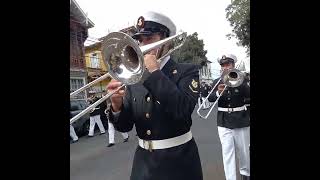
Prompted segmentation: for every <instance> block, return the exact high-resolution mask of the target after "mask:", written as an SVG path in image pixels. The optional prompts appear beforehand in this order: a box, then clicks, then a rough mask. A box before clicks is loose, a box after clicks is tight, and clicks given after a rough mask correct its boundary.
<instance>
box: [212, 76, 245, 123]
mask: <svg viewBox="0 0 320 180" xmlns="http://www.w3.org/2000/svg"><path fill="white" fill-rule="evenodd" d="M218 80H219V78H218V79H215V80H214V81H213V85H215V84H216V83H217V82H218ZM247 82H248V79H246V78H245V80H244V81H243V83H242V84H241V85H240V86H238V87H233V88H232V87H227V88H226V89H225V91H224V92H223V94H222V96H221V97H220V99H219V101H218V107H223V108H235V107H241V106H244V105H245V102H246V100H247V99H248V98H250V87H249V86H248V83H247ZM219 84H222V82H221V81H220V82H219ZM217 87H218V85H217V86H216V88H215V90H214V91H213V93H212V94H211V95H210V96H209V98H208V100H209V101H210V102H214V101H215V100H216V99H217V95H216V92H217V90H218V88H217ZM217 125H218V126H220V127H226V128H229V129H234V128H242V127H248V126H250V120H249V113H248V112H247V111H235V112H223V111H218V118H217Z"/></svg>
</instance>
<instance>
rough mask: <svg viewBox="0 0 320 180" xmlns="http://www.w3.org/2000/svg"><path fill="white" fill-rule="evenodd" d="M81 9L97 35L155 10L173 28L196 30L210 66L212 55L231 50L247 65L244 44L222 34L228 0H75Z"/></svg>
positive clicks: (91, 32) (216, 67)
mask: <svg viewBox="0 0 320 180" xmlns="http://www.w3.org/2000/svg"><path fill="white" fill-rule="evenodd" d="M76 1H77V2H78V4H79V5H80V7H81V9H82V10H83V11H84V12H85V13H88V17H89V19H90V20H91V21H92V22H93V23H94V24H95V25H94V27H93V28H90V29H89V37H90V39H91V37H92V38H100V37H102V36H105V35H107V34H108V30H109V31H118V30H120V29H122V28H125V27H128V26H131V25H134V24H135V23H136V21H137V19H138V17H139V16H140V15H142V14H143V12H145V11H157V12H160V13H163V14H165V15H167V16H169V17H170V18H171V20H172V21H173V22H174V23H175V24H176V26H177V30H183V31H186V32H187V33H188V35H189V34H192V33H194V32H197V33H198V37H199V39H202V40H203V41H204V44H205V46H204V49H205V50H207V51H208V53H207V58H208V60H210V61H212V62H213V63H212V65H211V66H212V69H213V70H214V71H215V70H219V69H220V66H219V64H218V63H217V61H216V59H217V58H218V57H221V56H222V55H223V54H227V53H232V54H234V55H236V56H237V58H238V60H245V63H246V68H247V69H250V64H249V59H250V58H248V57H246V53H245V48H243V47H241V46H237V45H236V42H237V40H236V39H234V38H232V39H231V40H228V39H227V38H226V35H227V34H228V33H231V31H232V27H231V26H230V23H229V21H228V20H227V19H226V12H225V9H226V7H227V6H228V4H230V3H231V0H184V1H179V0H176V1H175V0H76Z"/></svg>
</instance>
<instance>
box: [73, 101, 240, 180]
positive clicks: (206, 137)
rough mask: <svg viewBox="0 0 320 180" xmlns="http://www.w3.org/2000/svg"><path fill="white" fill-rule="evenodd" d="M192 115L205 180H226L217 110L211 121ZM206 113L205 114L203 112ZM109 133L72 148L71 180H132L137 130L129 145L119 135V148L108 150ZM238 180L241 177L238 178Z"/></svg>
mask: <svg viewBox="0 0 320 180" xmlns="http://www.w3.org/2000/svg"><path fill="white" fill-rule="evenodd" d="M197 107H198V106H196V108H195V111H194V112H193V114H192V119H193V125H192V128H191V130H192V134H193V137H194V138H195V140H196V143H197V145H198V149H199V153H200V159H201V164H202V171H203V179H204V180H224V179H225V178H224V172H223V163H222V154H221V144H220V140H219V136H218V132H217V126H216V118H215V117H216V113H217V108H214V110H213V111H212V113H211V114H210V116H209V117H208V119H201V118H200V117H199V116H198V115H197V113H196V109H197ZM204 112H205V111H204ZM107 134H108V133H106V134H105V135H99V134H96V136H95V137H92V138H87V137H82V138H80V139H79V141H78V142H77V143H74V144H70V180H129V177H130V173H131V166H132V162H133V155H134V152H135V149H136V148H137V137H136V132H135V128H133V130H132V131H131V132H129V136H130V139H129V142H126V143H123V138H122V136H121V134H120V133H119V132H117V131H116V134H115V141H116V145H115V146H112V147H106V145H107V144H108V143H107V142H108V140H107V138H108V135H107ZM237 175H238V176H239V174H237Z"/></svg>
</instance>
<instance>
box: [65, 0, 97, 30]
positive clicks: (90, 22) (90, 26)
mask: <svg viewBox="0 0 320 180" xmlns="http://www.w3.org/2000/svg"><path fill="white" fill-rule="evenodd" d="M72 3H74V4H75V5H76V7H77V8H78V9H79V10H80V12H81V14H82V16H83V17H86V18H88V17H87V15H86V13H84V11H83V10H82V9H81V7H80V6H79V4H78V3H77V2H76V1H75V0H70V6H71V4H72ZM88 23H89V26H88V28H92V27H94V23H93V22H92V21H91V20H90V19H89V18H88Z"/></svg>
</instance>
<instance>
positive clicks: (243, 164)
mask: <svg viewBox="0 0 320 180" xmlns="http://www.w3.org/2000/svg"><path fill="white" fill-rule="evenodd" d="M218 133H219V138H220V141H221V145H222V159H223V166H224V173H225V176H226V180H236V156H235V153H237V157H238V158H239V168H240V174H241V175H245V176H250V152H249V145H250V127H244V128H236V129H229V128H225V127H219V126H218Z"/></svg>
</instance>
